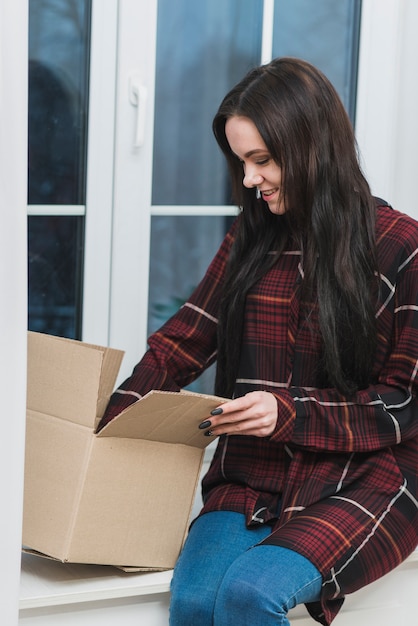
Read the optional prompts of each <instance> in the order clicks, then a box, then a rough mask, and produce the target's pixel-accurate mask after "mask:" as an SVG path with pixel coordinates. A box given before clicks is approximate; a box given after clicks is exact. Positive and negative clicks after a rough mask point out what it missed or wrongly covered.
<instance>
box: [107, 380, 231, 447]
mask: <svg viewBox="0 0 418 626" xmlns="http://www.w3.org/2000/svg"><path fill="white" fill-rule="evenodd" d="M223 402H226V399H225V398H219V397H217V396H210V395H204V394H199V393H192V392H188V391H182V392H181V393H175V392H170V391H155V390H154V391H150V392H149V393H148V394H146V395H145V396H144V397H143V398H141V400H138V402H135V403H134V404H132V405H131V406H130V407H128V408H127V409H125V411H123V412H122V413H121V414H120V415H118V416H117V417H115V418H114V419H113V420H112V421H111V422H109V423H108V424H107V425H106V426H105V427H104V428H103V429H102V430H101V431H100V432H99V433H98V436H99V437H127V438H135V439H147V440H149V441H161V442H163V443H183V444H186V445H189V446H195V447H196V448H205V447H206V446H207V445H209V444H210V443H211V441H212V440H211V439H210V437H205V436H204V435H203V431H201V430H199V428H198V427H199V424H200V423H201V422H203V421H204V420H206V419H209V417H210V412H211V411H212V409H214V408H216V407H217V406H219V405H220V404H222V403H223Z"/></svg>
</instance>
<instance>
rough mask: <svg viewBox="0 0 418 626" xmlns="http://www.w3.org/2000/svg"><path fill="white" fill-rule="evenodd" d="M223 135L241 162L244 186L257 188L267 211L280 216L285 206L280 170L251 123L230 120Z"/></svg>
mask: <svg viewBox="0 0 418 626" xmlns="http://www.w3.org/2000/svg"><path fill="white" fill-rule="evenodd" d="M225 134H226V138H227V140H228V143H229V146H230V148H231V150H232V152H233V153H234V154H235V155H236V156H237V157H238V159H239V160H240V161H241V163H242V167H243V170H244V179H243V184H244V185H245V187H248V188H252V187H253V188H257V189H259V191H260V192H261V197H262V198H263V200H264V201H265V202H267V204H268V207H269V209H270V211H271V212H272V213H275V214H276V215H283V213H285V211H286V207H285V203H284V200H283V197H282V193H281V183H282V168H281V167H280V166H279V165H277V163H276V162H275V161H274V160H273V158H272V156H271V154H270V153H269V151H268V149H267V146H266V144H265V143H264V141H263V139H262V138H261V135H260V133H259V132H258V130H257V128H256V126H255V124H254V122H252V121H251V120H250V119H249V118H248V117H241V116H238V115H237V116H234V117H230V118H229V119H228V120H227V121H226V124H225Z"/></svg>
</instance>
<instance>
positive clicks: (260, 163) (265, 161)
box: [257, 159, 270, 165]
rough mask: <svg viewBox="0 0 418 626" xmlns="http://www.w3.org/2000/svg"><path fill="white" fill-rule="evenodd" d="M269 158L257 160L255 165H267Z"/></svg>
mask: <svg viewBox="0 0 418 626" xmlns="http://www.w3.org/2000/svg"><path fill="white" fill-rule="evenodd" d="M269 160H270V159H263V160H262V161H257V165H267V163H268V162H269Z"/></svg>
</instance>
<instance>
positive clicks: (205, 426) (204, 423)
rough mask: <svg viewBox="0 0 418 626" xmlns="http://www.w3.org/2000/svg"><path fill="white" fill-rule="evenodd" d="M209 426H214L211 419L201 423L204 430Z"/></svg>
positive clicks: (200, 426) (200, 425)
mask: <svg viewBox="0 0 418 626" xmlns="http://www.w3.org/2000/svg"><path fill="white" fill-rule="evenodd" d="M209 426H212V422H211V421H210V420H205V421H204V422H202V423H201V424H199V428H200V430H204V429H205V428H209Z"/></svg>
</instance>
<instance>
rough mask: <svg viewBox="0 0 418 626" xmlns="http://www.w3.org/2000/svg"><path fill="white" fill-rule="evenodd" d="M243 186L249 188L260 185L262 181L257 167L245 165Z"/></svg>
mask: <svg viewBox="0 0 418 626" xmlns="http://www.w3.org/2000/svg"><path fill="white" fill-rule="evenodd" d="M242 182H243V185H244V187H248V189H251V188H252V187H257V185H261V183H262V182H263V177H262V176H261V174H259V173H258V171H257V168H256V167H254V166H251V165H247V166H246V167H245V172H244V178H243V181H242Z"/></svg>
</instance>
